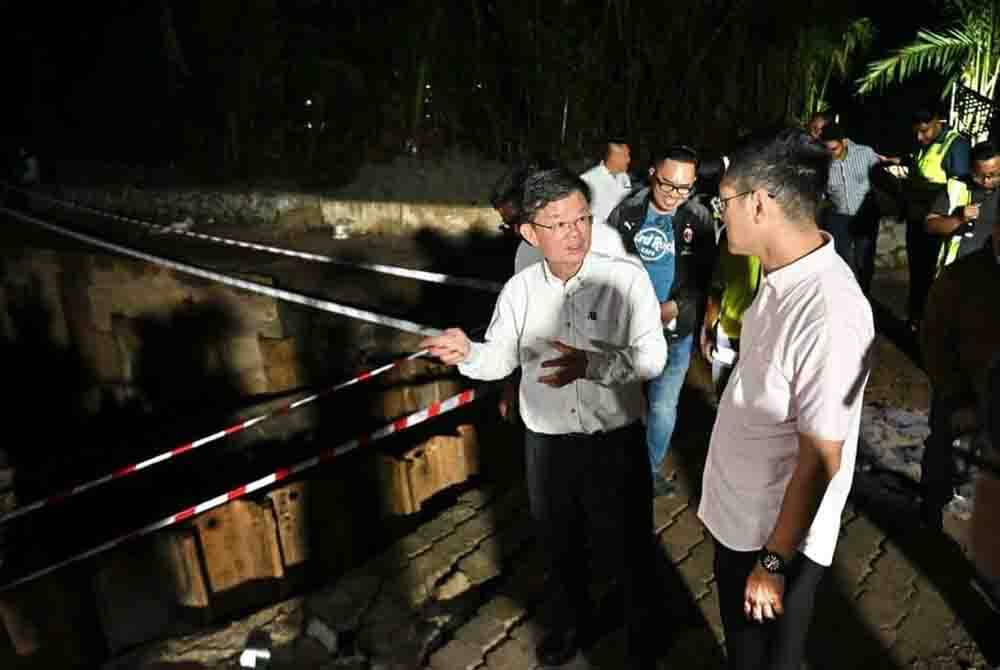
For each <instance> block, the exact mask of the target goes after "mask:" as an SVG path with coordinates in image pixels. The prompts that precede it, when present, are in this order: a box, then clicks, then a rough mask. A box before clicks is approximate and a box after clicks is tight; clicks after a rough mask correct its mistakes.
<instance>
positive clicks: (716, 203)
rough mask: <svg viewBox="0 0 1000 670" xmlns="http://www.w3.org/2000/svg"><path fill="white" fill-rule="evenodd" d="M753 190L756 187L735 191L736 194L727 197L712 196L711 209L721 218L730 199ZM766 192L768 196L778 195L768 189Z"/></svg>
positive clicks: (740, 196) (774, 196) (775, 196)
mask: <svg viewBox="0 0 1000 670" xmlns="http://www.w3.org/2000/svg"><path fill="white" fill-rule="evenodd" d="M755 190H756V189H750V190H749V191H743V192H742V193H737V194H736V195H731V196H729V197H727V198H722V197H719V196H715V197H714V198H712V211H713V212H715V215H716V216H717V217H719V218H720V219H721V218H722V215H723V214H725V213H726V207H728V206H729V201H730V200H735V199H736V198H742V197H743V196H745V195H750V194H751V193H753V192H754V191H755ZM766 193H767V197H768V198H777V197H778V194H777V193H771V192H769V191H768V192H766Z"/></svg>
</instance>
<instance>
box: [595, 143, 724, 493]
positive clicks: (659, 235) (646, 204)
mask: <svg viewBox="0 0 1000 670" xmlns="http://www.w3.org/2000/svg"><path fill="white" fill-rule="evenodd" d="M697 166H698V155H697V153H695V151H694V150H693V149H690V148H688V147H684V146H674V147H670V148H669V149H667V150H666V151H664V152H663V153H662V154H660V155H659V156H658V157H657V159H656V161H655V162H654V163H653V165H652V167H650V168H649V186H647V187H645V188H643V189H641V190H639V191H637V192H635V193H634V194H632V195H631V196H629V197H628V198H626V199H625V200H624V201H622V202H621V204H619V205H618V207H616V208H615V209H614V211H612V212H611V215H610V216H609V217H608V224H610V225H611V226H612V227H614V228H615V229H617V230H618V232H619V233H620V234H621V236H622V241H623V243H624V244H625V249H626V251H627V252H628V253H629V254H632V255H635V256H637V257H638V258H639V259H641V260H642V263H643V265H644V266H645V268H646V271H647V273H648V274H649V278H650V281H652V283H653V288H654V290H655V291H656V297H657V299H658V300H659V301H660V320H661V321H662V322H663V330H664V335H665V336H666V338H667V347H668V351H667V365H666V367H665V368H664V369H663V372H662V374H660V376H659V377H657V378H656V379H654V380H652V381H650V382H649V386H648V387H647V389H646V394H647V397H648V401H649V412H648V414H647V417H646V446H647V448H648V450H649V462H650V466H651V467H652V470H653V491H654V494H655V495H658V496H659V495H669V494H670V493H672V492H673V485H672V484H671V483H670V482H669V481H668V480H667V479H665V478H664V477H663V475H662V474H661V473H660V466H661V465H662V463H663V459H664V458H665V457H666V455H667V449H668V448H669V446H670V438H671V436H672V435H673V432H674V425H675V424H676V422H677V401H678V399H679V398H680V393H681V387H682V386H683V385H684V378H685V376H686V374H687V369H688V365H689V364H690V362H691V346H692V342H693V340H694V331H695V326H696V325H697V324H698V323H699V318H698V311H699V309H700V308H701V306H702V304H703V302H704V298H705V295H704V292H705V289H704V282H703V281H701V280H702V277H701V276H700V275H701V274H702V272H703V271H704V268H705V267H706V266H708V267H710V266H711V263H712V259H713V258H714V255H715V230H714V227H713V224H712V216H711V214H710V213H709V211H708V208H706V207H705V206H704V205H702V204H700V203H698V202H696V201H694V200H690V199H689V198H690V196H691V194H692V192H693V191H694V186H695V181H696V176H695V175H696V171H697Z"/></svg>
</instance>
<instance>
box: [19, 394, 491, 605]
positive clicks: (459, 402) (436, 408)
mask: <svg viewBox="0 0 1000 670" xmlns="http://www.w3.org/2000/svg"><path fill="white" fill-rule="evenodd" d="M475 397H476V392H475V391H474V390H472V389H468V390H466V391H463V392H462V393H459V394H458V395H454V396H452V397H450V398H448V399H447V400H443V401H441V402H437V403H434V404H433V405H431V406H429V407H427V408H425V409H422V410H420V411H419V412H414V413H413V414H410V415H409V416H406V417H403V418H401V419H397V420H396V421H393V422H392V423H389V424H386V425H385V426H382V427H381V428H379V429H378V430H376V431H375V432H373V433H368V434H366V435H362V436H361V437H358V438H355V439H353V440H349V441H347V442H344V443H343V444H341V445H339V446H337V447H331V448H330V449H326V450H324V451H322V452H320V453H319V454H317V455H316V456H313V457H312V458H307V459H306V460H304V461H299V462H298V463H296V464H295V465H292V466H291V467H288V468H282V469H280V470H277V471H275V472H272V473H271V474H269V475H266V476H264V477H261V478H260V479H255V480H254V481H252V482H249V483H247V484H244V485H242V486H238V487H236V488H235V489H232V490H231V491H227V492H226V493H223V494H222V495H218V496H215V497H214V498H210V499H208V500H206V501H204V502H201V503H198V504H197V505H194V506H192V507H188V508H186V509H183V510H181V511H180V512H177V513H176V514H171V515H170V516H168V517H165V518H163V519H160V520H159V521H154V522H153V523H151V524H148V525H146V526H143V527H142V528H138V529H136V530H133V531H132V532H130V533H126V534H125V535H121V536H119V537H116V538H115V539H113V540H109V541H107V542H105V543H103V544H100V545H98V546H96V547H94V548H92V549H88V550H87V551H84V552H82V553H79V554H76V555H75V556H72V557H70V558H67V559H65V560H63V561H59V562H58V563H55V564H53V565H50V566H48V567H47V568H43V569H41V570H37V571H35V572H32V573H31V574H29V575H26V576H24V577H21V578H19V579H16V580H14V581H12V582H9V583H7V584H4V585H3V586H0V592H4V591H9V590H10V589H12V588H15V587H17V586H20V585H21V584H26V583H27V582H30V581H33V580H35V579H38V578H39V577H44V576H45V575H47V574H50V573H52V572H55V571H56V570H59V569H60V568H64V567H66V566H67V565H71V564H73V563H78V562H79V561H82V560H85V559H88V558H91V557H93V556H96V555H98V554H101V553H104V552H105V551H107V550H109V549H113V548H114V547H117V546H118V545H120V544H123V543H124V542H127V541H128V540H132V539H135V538H138V537H142V536H144V535H149V534H150V533H153V532H156V531H158V530H161V529H163V528H166V527H168V526H173V525H176V524H178V523H180V522H182V521H185V520H187V519H190V518H191V517H193V516H196V515H198V514H201V513H202V512H207V511H208V510H210V509H214V508H216V507H219V506H221V505H224V504H226V503H227V502H229V501H231V500H236V499H237V498H242V497H243V496H245V495H247V494H248V493H253V492H254V491H257V490H259V489H262V488H265V487H267V486H270V485H271V484H274V483H275V482H280V481H281V480H283V479H287V478H289V477H291V476H293V475H297V474H299V473H300V472H304V471H305V470H309V469H310V468H314V467H316V466H317V465H319V464H321V463H325V462H328V461H331V460H333V459H334V458H337V457H339V456H343V455H344V454H346V453H349V452H351V451H354V450H355V449H357V448H358V447H362V446H366V445H368V444H371V443H372V442H377V441H378V440H381V439H384V438H386V437H389V436H390V435H393V434H395V433H398V432H401V431H403V430H406V429H407V428H412V427H414V426H416V425H418V424H421V423H423V422H425V421H427V420H428V419H432V418H434V417H436V416H440V415H441V414H444V413H446V412H450V411H452V410H454V409H457V408H459V407H462V406H463V405H468V404H469V403H471V402H472V401H473V400H475Z"/></svg>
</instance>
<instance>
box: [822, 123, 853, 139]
mask: <svg viewBox="0 0 1000 670" xmlns="http://www.w3.org/2000/svg"><path fill="white" fill-rule="evenodd" d="M845 137H847V134H846V133H845V132H844V127H843V126H841V125H840V124H839V123H831V124H830V125H828V126H823V131H822V132H821V133H820V134H819V140H820V142H841V141H843V139H844V138H845Z"/></svg>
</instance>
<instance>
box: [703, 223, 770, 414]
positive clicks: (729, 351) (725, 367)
mask: <svg viewBox="0 0 1000 670" xmlns="http://www.w3.org/2000/svg"><path fill="white" fill-rule="evenodd" d="M719 217H720V219H721V213H720V214H719ZM760 274H761V269H760V259H759V258H757V257H756V256H743V255H737V254H733V253H730V251H729V241H728V239H727V236H726V231H725V226H722V230H721V231H720V237H719V255H718V261H717V263H716V266H715V272H714V274H713V275H712V283H711V285H710V286H709V290H708V299H707V302H706V307H705V316H704V319H703V320H702V326H701V334H700V339H699V344H700V346H701V353H702V355H703V356H704V357H705V360H706V361H709V362H710V363H711V364H712V384H713V386H714V387H715V396H716V399H719V398H721V397H722V392H723V391H724V390H725V388H726V384H727V383H728V382H729V376H730V375H731V374H732V372H733V368H734V367H735V366H736V361H737V360H738V359H739V356H740V333H741V331H742V328H743V312H745V311H746V309H747V307H749V306H750V303H751V302H753V299H754V297H755V296H756V295H757V287H758V286H759V285H760Z"/></svg>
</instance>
